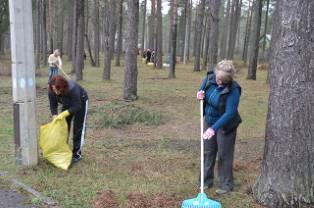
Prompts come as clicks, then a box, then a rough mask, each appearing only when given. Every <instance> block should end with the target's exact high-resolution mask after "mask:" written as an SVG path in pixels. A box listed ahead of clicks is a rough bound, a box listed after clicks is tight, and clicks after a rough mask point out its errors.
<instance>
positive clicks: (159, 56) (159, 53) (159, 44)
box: [156, 0, 162, 69]
mask: <svg viewBox="0 0 314 208" xmlns="http://www.w3.org/2000/svg"><path fill="white" fill-rule="evenodd" d="M156 68H157V69H162V13H161V0H157V50H156Z"/></svg>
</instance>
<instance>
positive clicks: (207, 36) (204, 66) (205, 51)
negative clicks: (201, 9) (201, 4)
mask: <svg viewBox="0 0 314 208" xmlns="http://www.w3.org/2000/svg"><path fill="white" fill-rule="evenodd" d="M209 11H210V9H208V12H207V13H208V14H207V15H206V16H207V17H206V18H207V26H206V27H205V31H204V33H205V34H206V38H205V48H204V53H203V64H202V70H206V66H207V61H208V50H209V35H210V13H209Z"/></svg>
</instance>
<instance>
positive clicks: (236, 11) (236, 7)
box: [227, 0, 242, 59]
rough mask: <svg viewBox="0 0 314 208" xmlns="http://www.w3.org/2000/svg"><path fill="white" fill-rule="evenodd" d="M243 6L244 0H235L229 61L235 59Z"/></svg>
mask: <svg viewBox="0 0 314 208" xmlns="http://www.w3.org/2000/svg"><path fill="white" fill-rule="evenodd" d="M241 6H242V0H233V5H232V15H231V21H230V31H229V44H228V55H227V58H228V59H233V55H234V48H235V42H236V36H237V31H238V25H239V21H240V15H241Z"/></svg>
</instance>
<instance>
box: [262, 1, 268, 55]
mask: <svg viewBox="0 0 314 208" xmlns="http://www.w3.org/2000/svg"><path fill="white" fill-rule="evenodd" d="M268 11H269V0H267V3H266V12H265V26H264V38H263V57H264V58H265V49H266V39H267V37H266V34H267V24H268Z"/></svg>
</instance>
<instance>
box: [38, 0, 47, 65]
mask: <svg viewBox="0 0 314 208" xmlns="http://www.w3.org/2000/svg"><path fill="white" fill-rule="evenodd" d="M41 14H42V20H41V21H42V22H41V24H42V27H41V31H40V32H41V36H42V38H41V41H42V42H41V46H42V48H41V52H42V54H41V56H42V60H43V63H44V65H45V66H47V64H48V54H47V51H48V50H47V48H48V46H47V24H46V22H47V21H46V20H47V18H46V17H47V2H46V0H42V4H41Z"/></svg>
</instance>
